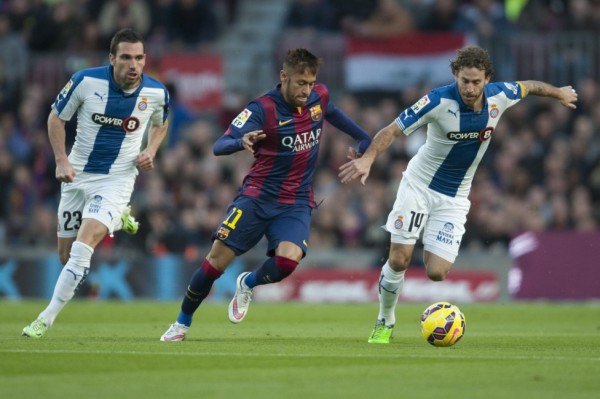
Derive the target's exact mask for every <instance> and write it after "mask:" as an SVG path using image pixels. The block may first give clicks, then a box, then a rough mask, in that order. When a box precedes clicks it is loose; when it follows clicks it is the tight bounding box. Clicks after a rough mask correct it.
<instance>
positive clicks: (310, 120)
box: [225, 83, 337, 207]
mask: <svg viewBox="0 0 600 399" xmlns="http://www.w3.org/2000/svg"><path fill="white" fill-rule="evenodd" d="M336 109H337V108H335V106H334V105H333V104H332V103H331V102H330V101H329V91H328V90H327V87H325V86H324V85H323V84H320V83H317V84H315V85H314V87H313V90H312V91H311V93H310V96H309V97H308V101H307V103H306V105H304V106H302V107H293V106H291V105H290V104H288V103H286V102H285V100H284V98H283V96H282V94H281V92H280V90H279V86H278V87H277V88H274V89H273V90H271V91H269V92H268V93H267V94H266V95H264V96H262V97H259V98H257V99H256V100H254V101H252V102H250V103H249V104H248V106H247V107H246V108H245V109H244V110H243V111H242V112H241V113H240V114H239V115H238V116H237V117H236V118H235V119H234V120H233V122H232V123H231V125H230V126H229V129H228V130H227V132H225V134H230V135H232V136H234V137H236V138H240V137H243V136H244V134H246V133H248V132H251V131H253V130H262V131H263V132H264V133H265V134H266V138H265V139H263V140H261V141H259V142H258V143H257V144H256V146H255V148H256V152H255V158H256V159H255V161H254V163H253V164H252V167H251V168H250V170H249V171H248V174H247V175H246V177H245V178H244V183H243V187H242V189H241V194H243V195H246V196H249V197H255V198H275V199H276V200H277V202H279V203H281V204H308V205H309V206H311V207H315V201H314V197H313V189H312V181H313V176H314V174H315V167H316V163H317V158H318V152H319V144H320V141H321V133H322V129H323V121H324V119H327V117H328V115H330V114H332V113H333V112H335V111H336Z"/></svg>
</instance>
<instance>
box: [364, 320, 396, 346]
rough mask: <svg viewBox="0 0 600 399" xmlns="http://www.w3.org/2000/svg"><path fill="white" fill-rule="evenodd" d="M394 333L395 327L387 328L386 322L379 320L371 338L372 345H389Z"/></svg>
mask: <svg viewBox="0 0 600 399" xmlns="http://www.w3.org/2000/svg"><path fill="white" fill-rule="evenodd" d="M393 331H394V325H393V324H392V325H391V326H386V325H385V320H383V319H381V320H377V323H375V328H373V332H372V333H371V336H370V337H369V341H368V342H369V343H370V344H389V343H390V338H391V337H392V332H393Z"/></svg>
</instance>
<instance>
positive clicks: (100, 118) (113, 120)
mask: <svg viewBox="0 0 600 399" xmlns="http://www.w3.org/2000/svg"><path fill="white" fill-rule="evenodd" d="M92 120H93V121H94V123H97V124H98V125H103V126H113V127H120V128H122V129H123V130H125V131H126V132H127V133H131V132H133V131H135V130H136V129H137V128H138V127H140V120H139V119H138V118H136V117H135V116H130V117H128V118H125V119H123V118H119V117H116V116H108V115H103V114H93V115H92Z"/></svg>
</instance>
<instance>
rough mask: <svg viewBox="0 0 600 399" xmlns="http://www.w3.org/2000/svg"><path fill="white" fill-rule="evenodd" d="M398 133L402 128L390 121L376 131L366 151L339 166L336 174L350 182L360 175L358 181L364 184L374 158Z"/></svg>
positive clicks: (344, 181)
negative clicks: (338, 171)
mask: <svg viewBox="0 0 600 399" xmlns="http://www.w3.org/2000/svg"><path fill="white" fill-rule="evenodd" d="M400 134H402V130H401V129H400V128H399V127H398V125H397V124H396V122H392V123H390V124H389V125H388V126H386V127H384V128H383V129H381V130H380V131H379V132H377V134H376V135H375V137H374V138H373V141H372V142H371V144H370V145H369V148H367V151H365V153H364V154H363V155H362V156H361V157H360V158H356V159H353V160H352V161H350V162H346V163H345V164H343V165H342V166H340V173H339V175H338V176H339V177H340V179H341V181H342V183H350V182H351V181H352V180H354V179H356V178H359V177H360V182H361V183H362V184H363V185H364V184H365V181H366V180H367V177H369V171H370V170H371V165H372V164H373V162H374V161H375V158H377V156H378V155H379V154H381V153H382V152H383V151H385V149H386V148H388V147H389V146H390V145H391V144H392V142H393V141H394V139H395V138H396V137H398V136H399V135H400Z"/></svg>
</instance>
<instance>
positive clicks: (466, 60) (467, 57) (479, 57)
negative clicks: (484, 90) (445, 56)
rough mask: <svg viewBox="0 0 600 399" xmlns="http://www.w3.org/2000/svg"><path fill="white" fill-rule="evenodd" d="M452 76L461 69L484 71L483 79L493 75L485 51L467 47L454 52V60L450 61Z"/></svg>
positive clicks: (479, 48)
mask: <svg viewBox="0 0 600 399" xmlns="http://www.w3.org/2000/svg"><path fill="white" fill-rule="evenodd" d="M450 68H451V69H452V73H453V74H455V75H456V74H457V73H458V71H460V70H461V69H462V68H477V69H480V70H482V71H485V77H486V78H487V77H491V76H492V75H493V74H494V67H493V66H492V60H491V58H490V55H489V54H488V52H487V50H485V49H483V48H481V47H479V46H467V47H465V48H461V49H459V50H457V51H456V59H454V61H450Z"/></svg>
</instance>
